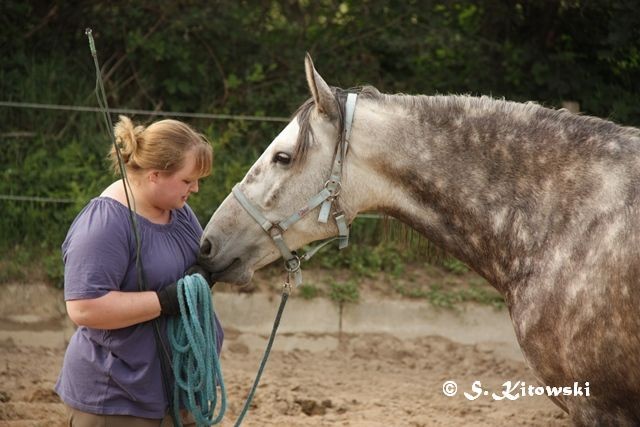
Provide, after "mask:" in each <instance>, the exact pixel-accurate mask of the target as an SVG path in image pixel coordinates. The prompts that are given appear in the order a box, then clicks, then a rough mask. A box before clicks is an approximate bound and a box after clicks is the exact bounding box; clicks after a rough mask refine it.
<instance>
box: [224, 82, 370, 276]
mask: <svg viewBox="0 0 640 427" xmlns="http://www.w3.org/2000/svg"><path fill="white" fill-rule="evenodd" d="M357 97H358V95H357V94H355V93H350V94H348V95H347V101H346V105H345V120H344V122H345V123H344V138H341V139H340V142H339V145H338V147H337V148H336V154H335V157H334V159H333V165H332V166H331V175H330V176H329V179H328V180H327V181H326V182H325V183H324V188H323V189H322V190H321V191H320V192H319V193H317V194H316V195H315V196H313V197H311V198H310V199H309V201H308V202H307V204H306V206H304V207H302V208H301V209H299V210H298V211H297V212H295V213H294V214H292V215H290V216H289V217H288V218H285V219H284V220H282V221H280V222H276V223H273V222H271V221H269V220H268V219H267V218H266V217H265V216H264V215H263V214H262V212H261V211H260V209H258V208H257V207H256V206H255V205H254V204H253V203H251V201H250V200H249V199H248V198H247V196H245V195H244V193H243V192H242V190H240V184H236V185H235V186H234V187H233V190H232V192H233V195H234V196H235V198H236V199H237V200H238V202H239V203H240V205H242V207H243V208H244V209H245V210H246V211H247V213H248V214H249V215H250V216H251V217H252V218H253V219H254V220H255V221H256V222H257V223H258V224H259V225H260V227H262V229H263V230H264V231H265V232H266V233H267V234H268V235H269V237H271V239H272V240H273V242H274V243H275V245H276V247H277V248H278V250H279V251H280V253H281V254H282V257H283V258H284V267H285V269H286V270H287V273H288V274H289V280H290V279H291V276H293V277H294V279H295V282H296V286H299V285H300V284H301V283H302V271H301V270H300V264H301V262H302V261H307V260H308V259H309V258H311V257H312V256H313V255H315V254H316V253H317V252H318V251H319V250H320V249H321V248H322V247H324V246H325V245H327V244H328V243H330V242H332V241H333V240H335V239H338V240H339V248H340V249H344V248H346V247H347V245H348V244H349V226H348V225H347V221H346V219H345V216H344V212H342V210H340V209H339V208H336V210H335V212H334V213H333V218H334V220H335V221H336V224H337V226H338V236H336V237H331V238H329V239H327V240H325V241H324V242H322V243H320V244H319V245H317V246H316V247H315V248H313V249H311V250H310V251H308V252H307V253H305V254H304V255H303V256H302V257H299V256H298V255H297V254H296V252H295V251H292V250H290V249H289V247H288V246H287V244H286V243H285V242H284V238H283V237H282V234H283V233H284V232H285V231H287V229H288V228H289V227H291V226H292V225H293V224H295V223H296V222H298V221H300V220H301V219H302V217H304V216H305V215H306V214H307V213H309V212H311V211H312V210H313V209H315V208H317V207H318V206H320V213H319V214H318V222H321V223H324V224H326V223H327V221H328V220H329V214H330V213H331V204H332V203H333V202H334V201H335V200H336V199H337V198H338V195H339V194H340V189H341V185H342V184H341V183H342V165H343V163H344V158H345V157H346V155H347V149H348V147H349V138H350V136H351V125H352V123H353V115H354V112H355V110H356V100H357ZM336 206H337V203H336Z"/></svg>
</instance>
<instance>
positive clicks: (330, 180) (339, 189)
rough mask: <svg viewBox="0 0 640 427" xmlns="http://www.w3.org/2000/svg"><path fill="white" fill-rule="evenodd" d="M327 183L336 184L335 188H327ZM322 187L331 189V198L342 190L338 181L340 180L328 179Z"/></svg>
mask: <svg viewBox="0 0 640 427" xmlns="http://www.w3.org/2000/svg"><path fill="white" fill-rule="evenodd" d="M329 183H333V184H336V188H335V190H331V189H330V188H329ZM324 188H326V189H327V190H329V191H331V198H332V199H335V198H336V197H338V194H340V191H342V184H341V183H340V181H336V180H333V179H329V180H327V182H325V183H324Z"/></svg>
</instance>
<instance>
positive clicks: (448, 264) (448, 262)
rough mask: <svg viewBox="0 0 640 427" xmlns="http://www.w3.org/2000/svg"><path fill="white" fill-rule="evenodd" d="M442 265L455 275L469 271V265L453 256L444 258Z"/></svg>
mask: <svg viewBox="0 0 640 427" xmlns="http://www.w3.org/2000/svg"><path fill="white" fill-rule="evenodd" d="M442 266H443V267H444V269H445V270H447V271H449V272H451V273H453V274H457V275H460V274H464V273H467V272H468V271H469V267H467V266H466V265H465V264H463V263H462V262H460V261H459V260H457V259H455V258H446V259H445V260H443V261H442Z"/></svg>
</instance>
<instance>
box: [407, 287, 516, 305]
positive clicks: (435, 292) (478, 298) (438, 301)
mask: <svg viewBox="0 0 640 427" xmlns="http://www.w3.org/2000/svg"><path fill="white" fill-rule="evenodd" d="M394 288H395V290H396V292H398V293H399V294H400V295H402V296H405V297H409V298H416V299H426V300H427V301H429V302H430V303H431V304H433V305H434V306H436V307H442V308H454V307H455V306H456V304H459V303H464V302H477V303H480V304H486V305H491V306H493V307H495V308H503V307H504V306H505V302H504V299H503V298H502V297H501V296H500V294H498V293H497V292H495V291H493V290H487V289H486V287H481V286H479V285H478V284H474V283H472V284H471V285H470V286H469V287H468V288H462V289H457V288H454V287H451V286H443V285H440V284H433V285H431V286H429V288H428V289H417V288H412V287H408V286H406V285H402V284H396V285H395V286H394Z"/></svg>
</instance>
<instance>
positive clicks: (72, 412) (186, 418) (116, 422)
mask: <svg viewBox="0 0 640 427" xmlns="http://www.w3.org/2000/svg"><path fill="white" fill-rule="evenodd" d="M65 406H66V408H67V426H68V427H173V421H172V420H171V417H170V416H169V415H166V416H165V417H164V418H163V419H161V420H159V419H152V418H140V417H132V416H130V415H100V414H90V413H88V412H82V411H79V410H77V409H74V408H72V407H70V406H69V405H65ZM182 425H183V426H185V427H195V425H196V423H195V420H194V419H193V417H192V416H191V414H188V413H187V412H186V411H183V413H182Z"/></svg>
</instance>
